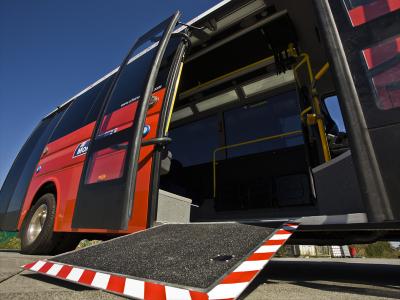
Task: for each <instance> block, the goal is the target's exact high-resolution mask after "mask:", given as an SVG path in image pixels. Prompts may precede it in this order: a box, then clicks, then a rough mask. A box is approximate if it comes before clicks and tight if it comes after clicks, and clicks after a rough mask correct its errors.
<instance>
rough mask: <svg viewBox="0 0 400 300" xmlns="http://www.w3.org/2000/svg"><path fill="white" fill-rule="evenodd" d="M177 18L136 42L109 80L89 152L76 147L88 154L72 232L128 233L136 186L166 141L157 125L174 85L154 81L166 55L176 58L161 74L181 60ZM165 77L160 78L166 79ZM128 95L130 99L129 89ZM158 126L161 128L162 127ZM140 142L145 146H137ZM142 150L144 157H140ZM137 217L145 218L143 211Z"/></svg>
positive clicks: (143, 182)
mask: <svg viewBox="0 0 400 300" xmlns="http://www.w3.org/2000/svg"><path fill="white" fill-rule="evenodd" d="M179 16H180V13H179V12H176V13H175V14H174V15H173V16H171V17H170V18H168V19H167V20H165V21H164V22H162V23H161V24H159V25H158V26H156V27H155V28H153V29H152V30H150V31H148V32H147V33H146V34H144V35H143V36H141V37H140V38H139V39H138V40H137V41H136V42H135V44H134V46H133V47H132V48H131V50H130V51H129V53H128V55H127V56H126V58H125V59H124V61H123V63H122V64H121V66H120V68H119V69H118V71H117V73H116V74H115V76H114V78H113V82H112V84H111V86H110V88H109V91H108V92H107V95H106V96H105V100H104V104H103V108H102V113H101V114H100V117H99V118H98V120H97V123H96V126H95V130H94V131H93V134H92V138H91V140H90V141H87V142H85V143H84V145H80V147H88V149H80V147H78V149H77V150H76V151H75V152H77V151H78V152H79V151H87V154H86V160H85V165H84V168H83V172H82V175H81V180H80V186H79V191H78V196H77V200H76V205H75V210H74V215H73V222H72V227H73V228H102V229H127V227H128V222H129V220H130V219H131V214H132V210H133V205H134V203H133V202H134V199H135V195H136V194H135V187H136V186H139V185H140V186H141V185H146V183H149V182H150V177H151V174H152V172H151V170H150V171H149V170H148V169H149V168H150V169H151V166H152V159H151V157H152V155H153V153H154V152H153V151H152V150H157V149H158V148H157V147H155V145H156V144H160V143H163V142H165V140H166V138H165V137H164V135H163V132H162V131H160V130H157V127H159V126H160V122H159V119H160V115H162V114H165V111H166V110H168V109H171V108H170V107H169V105H168V103H169V102H170V101H169V99H166V98H171V92H170V89H174V84H176V82H175V83H174V81H173V80H172V82H173V83H172V84H169V87H168V88H165V86H166V85H167V84H165V82H163V83H159V82H158V81H157V80H158V75H159V69H160V66H161V64H162V62H163V58H164V56H165V55H166V54H168V53H167V52H169V54H171V53H175V56H174V59H173V60H172V63H170V64H169V65H167V66H163V68H164V69H163V71H162V72H163V73H166V74H169V73H171V72H169V71H170V70H171V69H172V70H175V69H176V65H177V64H178V65H179V63H180V62H181V61H182V57H183V55H184V52H185V51H184V50H185V46H184V44H185V42H184V40H183V39H182V38H181V37H180V40H179V42H177V43H169V42H170V39H171V36H172V34H173V30H174V29H175V27H176V25H177V22H178V20H179ZM171 44H172V45H171ZM148 47H150V48H148ZM170 48H173V49H170ZM168 49H169V50H168ZM145 50H146V51H145ZM172 55H173V54H172ZM176 56H178V57H176ZM174 65H175V66H174ZM174 67H175V69H174ZM176 73H177V72H175V75H174V76H175V77H176ZM168 76H169V75H168ZM174 76H172V77H174ZM165 77H167V76H165ZM170 77H171V76H169V78H168V79H166V78H165V80H171V78H170ZM170 83H171V82H170ZM156 84H159V86H158V87H157V86H156ZM124 86H125V87H128V89H134V90H135V91H134V93H133V94H134V97H133V98H127V99H125V98H124V96H126V94H124V92H123V90H124V89H123V88H124ZM120 87H122V88H120ZM121 90H122V92H121ZM172 94H173V93H172ZM129 95H132V91H130V94H129ZM160 99H161V100H160ZM152 102H153V103H152ZM157 102H158V103H157ZM149 107H150V110H151V109H152V108H153V111H152V113H151V116H150V117H149V116H148V111H150V110H149ZM149 119H150V120H149ZM146 122H149V123H148V124H146ZM149 124H151V125H149ZM161 125H163V126H165V125H164V124H163V123H162V124H161ZM156 131H157V132H156ZM142 138H143V141H144V143H146V145H147V146H148V147H142V146H143V145H142ZM142 148H147V149H146V151H145V152H146V153H145V154H146V155H143V150H142ZM149 148H152V149H149ZM74 155H79V153H75V154H74ZM143 156H145V157H143ZM139 162H140V164H139ZM140 170H147V171H146V172H144V171H143V172H140ZM144 177H146V178H144ZM149 185H150V184H147V186H146V187H145V188H142V189H144V190H146V192H145V193H143V191H142V190H141V191H140V192H141V194H142V195H141V196H143V197H142V198H143V199H141V200H142V201H143V202H146V205H147V201H148V198H149ZM136 190H137V189H136ZM143 194H144V195H143ZM146 205H144V206H146ZM140 214H141V215H142V217H143V215H146V216H147V213H146V212H145V211H141V212H140ZM145 219H146V217H144V221H143V222H142V223H144V224H140V225H141V226H142V227H143V228H145V227H146V223H147V221H146V220H145Z"/></svg>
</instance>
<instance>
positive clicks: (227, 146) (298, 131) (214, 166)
mask: <svg viewBox="0 0 400 300" xmlns="http://www.w3.org/2000/svg"><path fill="white" fill-rule="evenodd" d="M298 134H303V131H301V130H296V131H289V132H285V133H281V134H276V135H270V136H265V137H262V138H258V139H255V140H249V141H246V142H242V143H237V144H232V145H226V146H223V147H219V148H217V149H215V150H214V153H213V195H214V198H215V197H216V194H217V167H216V165H217V158H216V154H217V152H218V151H221V150H226V149H232V148H237V147H241V146H245V145H250V144H255V143H259V142H264V141H270V140H275V139H279V138H283V137H287V136H291V135H298Z"/></svg>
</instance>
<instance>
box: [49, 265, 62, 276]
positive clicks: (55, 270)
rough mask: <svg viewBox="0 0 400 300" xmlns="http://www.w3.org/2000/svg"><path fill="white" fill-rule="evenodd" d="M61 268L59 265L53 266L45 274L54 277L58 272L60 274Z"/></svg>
mask: <svg viewBox="0 0 400 300" xmlns="http://www.w3.org/2000/svg"><path fill="white" fill-rule="evenodd" d="M62 267H63V266H62V265H59V264H54V265H53V266H52V267H51V268H50V269H49V270H48V271H47V272H46V274H49V275H52V276H56V275H57V274H58V272H60V270H61V268H62Z"/></svg>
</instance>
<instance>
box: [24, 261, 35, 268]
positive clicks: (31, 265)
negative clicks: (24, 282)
mask: <svg viewBox="0 0 400 300" xmlns="http://www.w3.org/2000/svg"><path fill="white" fill-rule="evenodd" d="M36 263H37V261H35V262H33V263H30V264H27V265H24V266H23V268H24V269H30V268H32V267H33V266H34V265H35V264H36Z"/></svg>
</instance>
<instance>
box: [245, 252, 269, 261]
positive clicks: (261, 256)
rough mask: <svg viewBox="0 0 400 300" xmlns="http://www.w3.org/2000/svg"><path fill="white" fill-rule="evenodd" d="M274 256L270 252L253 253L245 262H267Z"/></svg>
mask: <svg viewBox="0 0 400 300" xmlns="http://www.w3.org/2000/svg"><path fill="white" fill-rule="evenodd" d="M272 256H274V253H272V252H267V253H253V254H252V255H250V257H249V258H248V259H246V260H247V261H254V260H268V259H271V257H272Z"/></svg>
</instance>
